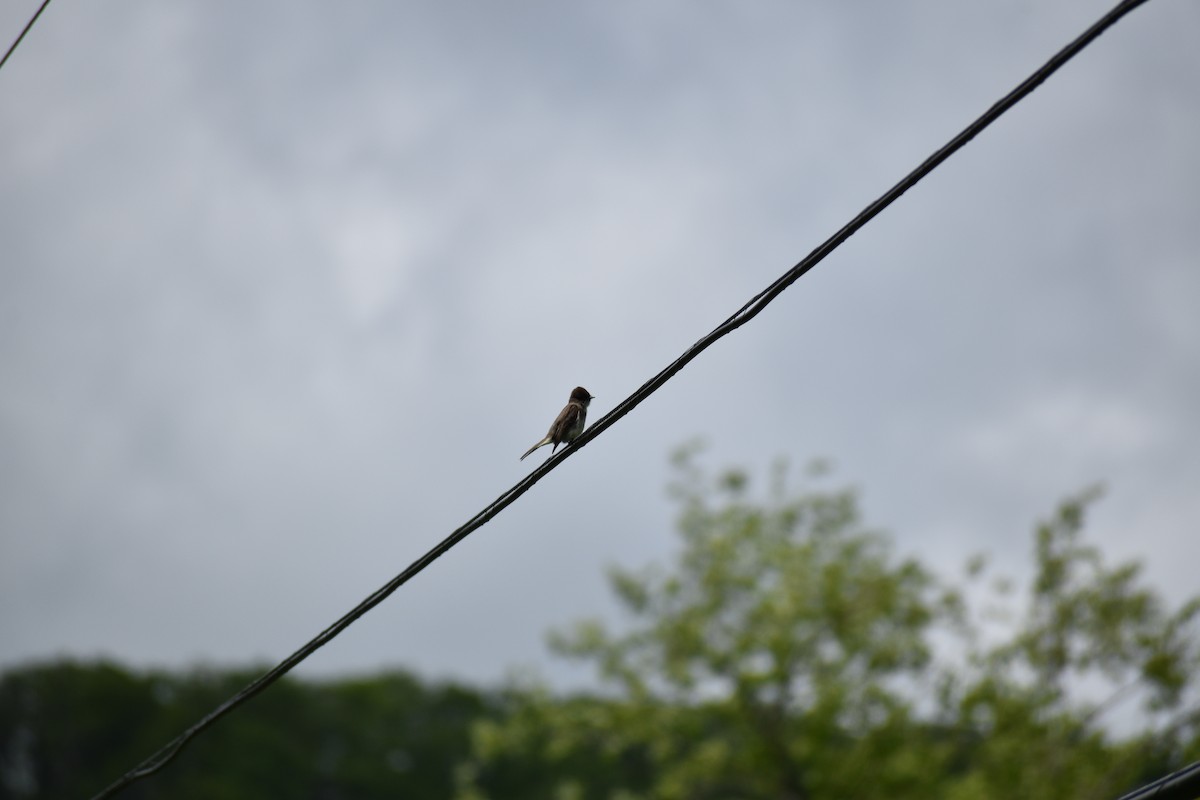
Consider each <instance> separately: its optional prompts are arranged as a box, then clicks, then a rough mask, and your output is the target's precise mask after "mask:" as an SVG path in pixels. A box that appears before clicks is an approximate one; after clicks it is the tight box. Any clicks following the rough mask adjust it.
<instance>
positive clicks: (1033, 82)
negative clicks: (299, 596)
mask: <svg viewBox="0 0 1200 800" xmlns="http://www.w3.org/2000/svg"><path fill="white" fill-rule="evenodd" d="M1145 2H1146V0H1122V2H1120V3H1118V4H1117V6H1116V7H1115V8H1113V9H1112V10H1111V11H1109V12H1108V13H1107V14H1105V15H1104V16H1103V17H1102V18H1100V20H1099V21H1097V22H1096V23H1095V24H1094V25H1092V27H1090V28H1088V29H1087V30H1086V31H1084V33H1082V34H1081V35H1080V36H1079V37H1078V38H1077V39H1075V40H1074V41H1073V42H1071V43H1070V44H1068V45H1067V46H1066V47H1064V48H1063V49H1062V50H1060V51H1059V52H1058V53H1056V54H1055V55H1054V57H1053V58H1051V59H1050V60H1049V61H1047V62H1046V63H1045V64H1043V65H1042V66H1041V67H1040V68H1038V70H1037V71H1036V72H1034V73H1033V74H1032V75H1030V76H1029V77H1028V78H1026V79H1025V81H1024V82H1022V83H1021V84H1020V85H1019V86H1017V88H1015V89H1013V90H1012V91H1011V92H1009V93H1008V94H1007V95H1005V96H1004V97H1003V98H1002V99H1001V100H999V101H998V102H997V103H996V104H995V105H993V106H992V107H991V108H989V109H988V110H987V111H986V112H985V113H984V114H983V115H982V116H980V117H979V118H978V119H976V120H975V121H974V122H972V123H971V124H970V125H968V126H967V127H966V128H965V129H964V130H963V131H962V132H961V133H959V134H958V135H957V136H955V137H954V138H953V139H951V140H950V141H949V142H948V143H947V144H946V145H945V146H944V147H942V148H941V149H940V150H938V151H937V152H935V153H934V154H933V155H931V156H930V157H929V158H927V159H925V161H924V162H923V163H922V164H921V165H920V166H918V167H917V168H916V169H914V170H913V171H912V172H910V173H909V174H908V175H907V176H906V177H905V178H904V179H903V180H902V181H900V182H899V183H897V184H896V185H895V186H893V187H892V188H891V189H889V190H888V191H887V192H886V193H885V194H884V195H883V196H882V197H880V198H879V199H878V200H876V201H875V202H873V203H871V204H870V205H869V206H867V207H866V208H865V209H863V211H862V212H861V213H860V214H859V215H858V216H857V217H855V218H854V219H852V220H850V222H848V223H846V225H845V226H844V227H843V228H842V229H841V230H839V231H838V232H837V233H835V234H834V235H833V236H831V237H830V238H829V239H828V240H826V241H825V243H824V244H822V245H821V246H820V247H818V248H817V249H816V250H813V251H812V252H811V253H809V254H808V255H807V256H806V257H805V258H804V260H802V261H801V262H800V263H798V264H796V266H794V267H792V268H791V269H790V270H788V271H787V272H785V273H784V274H783V275H781V276H780V277H779V278H778V279H777V280H776V281H775V282H774V283H772V284H771V285H770V286H768V287H767V288H766V289H764V290H763V291H761V292H759V293H758V294H757V295H755V296H754V297H753V298H751V299H750V301H749V302H748V303H746V304H745V305H744V306H742V307H741V308H740V309H738V310H737V312H736V313H734V314H733V316H731V317H729V319H727V320H725V321H724V322H722V323H721V324H720V325H718V326H717V327H716V328H714V329H713V330H712V332H711V333H709V334H708V335H707V336H705V337H704V338H702V339H700V340H699V341H698V342H696V343H695V344H693V345H692V346H691V347H689V348H688V349H687V350H686V351H684V353H683V355H681V356H680V357H679V358H677V359H675V360H674V361H673V362H671V363H670V364H669V365H667V367H666V368H665V369H663V370H662V371H661V372H659V373H658V374H657V375H655V376H654V377H653V378H651V379H650V380H648V381H646V382H645V383H644V384H642V386H641V388H639V389H638V390H637V391H636V392H634V393H633V394H631V395H630V396H629V397H627V398H626V399H625V400H624V401H622V402H621V404H620V405H618V406H617V407H616V408H614V409H613V410H612V411H610V412H608V413H607V414H605V415H604V416H603V417H601V418H600V420H599V421H597V422H596V424H595V425H593V426H592V427H590V428H588V429H587V430H586V431H584V432H583V433H582V434H581V435H580V436H579V438H578V439H576V440H575V441H574V442H573V443H572V444H571V445H570V446H569V447H567V448H566V449H565V450H563V452H561V453H558V454H557V455H554V456H551V457H550V458H549V459H547V460H546V461H545V462H543V463H542V465H541V466H540V467H538V468H537V469H535V470H534V471H533V472H531V473H530V474H529V475H528V476H526V477H525V478H524V479H523V480H522V481H520V482H519V483H517V485H516V486H514V487H512V488H511V489H509V490H508V491H507V492H505V493H504V494H502V495H500V496H499V497H498V498H496V499H495V500H494V501H492V502H491V503H490V504H489V505H488V506H487V507H486V508H484V509H483V510H482V511H480V512H479V513H478V514H476V515H475V516H473V517H471V519H469V520H467V522H466V523H464V524H463V525H462V526H461V527H459V528H458V529H457V530H455V531H454V532H453V533H451V534H450V535H449V536H447V537H446V538H445V539H443V540H442V541H441V543H439V544H438V545H437V546H436V547H434V548H433V549H431V550H430V551H429V552H427V553H426V554H425V555H423V556H421V557H420V558H418V559H417V560H416V561H414V562H413V563H412V564H410V565H409V566H408V568H407V569H405V570H404V571H403V572H401V573H400V574H399V575H397V576H396V577H394V578H392V579H391V580H390V581H388V582H387V583H385V584H384V585H383V586H381V587H380V588H379V589H377V590H375V592H373V593H372V594H371V595H370V596H368V597H367V598H366V599H365V600H363V601H362V602H361V603H359V604H358V605H357V606H355V607H354V609H352V610H351V611H350V612H348V613H347V614H346V615H345V616H343V617H342V618H341V619H339V620H338V621H337V622H335V623H333V624H332V625H330V626H329V627H328V628H326V629H325V630H323V631H321V633H320V634H319V635H317V637H316V638H314V639H313V640H312V641H310V642H309V643H308V644H306V645H304V646H303V647H301V648H300V649H299V650H297V651H296V652H295V653H292V655H290V656H288V657H287V658H286V659H284V660H283V661H281V662H280V663H279V665H278V666H276V667H275V668H274V669H272V670H270V671H269V672H267V673H265V674H264V675H263V676H262V677H260V678H258V679H257V680H255V681H254V682H253V683H251V684H250V685H248V686H246V688H244V689H242V690H241V691H240V692H238V693H237V694H235V695H234V696H233V697H231V698H229V699H228V700H226V701H225V702H224V703H222V704H221V705H219V706H217V707H216V708H215V709H214V710H213V711H211V712H209V714H208V715H206V716H205V717H204V718H202V719H201V720H200V721H199V722H197V723H196V724H195V725H193V726H192V727H190V728H188V729H187V730H186V731H184V732H183V733H181V734H180V735H179V736H178V737H176V738H175V739H174V740H173V741H171V742H170V743H168V744H167V745H166V746H165V747H163V748H162V749H161V750H159V751H158V752H157V753H155V754H154V755H152V756H150V757H149V758H148V759H146V760H145V761H143V762H142V763H141V764H139V765H138V766H136V767H135V768H133V769H132V770H130V771H129V772H127V773H125V775H123V776H122V777H121V778H120V779H119V780H117V781H116V782H114V783H113V784H112V785H111V786H109V787H108V788H106V789H105V790H104V791H102V792H100V793H99V794H98V795H96V796H95V797H94V798H93V800H102V798H106V797H111V796H112V795H114V794H116V793H117V792H119V791H121V790H122V789H124V788H125V787H126V786H128V785H129V784H131V783H133V782H134V781H136V780H139V779H141V778H145V777H147V776H148V775H151V774H153V773H155V772H157V771H158V770H160V769H162V768H163V767H164V766H166V765H167V764H168V763H169V762H170V761H171V760H172V759H173V758H175V756H177V755H179V753H180V751H181V750H182V749H183V748H184V746H185V745H187V744H188V743H189V742H190V741H191V740H192V739H193V738H195V737H196V736H197V735H199V734H200V733H201V732H203V731H204V730H205V729H207V728H208V727H209V726H211V725H212V724H213V723H215V722H216V721H217V720H219V719H220V718H221V717H223V716H225V715H226V714H228V713H229V712H230V711H233V710H234V709H235V708H237V707H238V706H240V705H241V704H242V703H244V702H246V701H247V700H249V699H250V698H251V697H254V696H255V695H256V694H258V693H259V692H261V691H263V690H264V689H266V688H267V687H268V686H270V685H271V684H272V683H274V682H275V681H277V680H279V679H280V678H282V677H283V676H284V675H285V674H287V673H288V672H289V671H291V669H292V668H293V667H295V666H296V665H297V664H299V663H300V662H301V661H303V660H304V659H306V658H308V657H309V656H310V655H312V654H313V653H315V652H316V651H317V650H318V649H320V648H321V647H323V646H324V645H325V644H326V643H328V642H329V641H330V640H331V639H333V637H335V636H337V635H338V634H339V633H341V632H342V631H343V630H345V629H346V628H348V627H349V626H350V625H351V624H352V623H353V622H354V621H355V620H357V619H358V618H359V617H361V616H362V615H363V614H366V613H367V612H368V611H370V610H371V609H372V608H374V607H375V606H377V605H379V604H380V603H382V602H383V601H384V600H385V599H386V598H387V597H388V596H389V595H391V594H392V592H394V591H396V590H397V589H399V588H400V587H401V586H403V585H404V584H405V583H407V582H408V581H409V580H410V579H411V578H413V577H414V576H415V575H416V574H417V573H419V572H421V570H423V569H425V568H426V567H428V566H429V565H430V564H432V563H433V562H434V561H436V560H437V559H438V558H440V557H441V556H442V554H444V553H445V552H446V551H447V550H449V549H450V548H452V547H454V545H456V544H458V543H459V542H461V541H462V540H463V539H465V538H466V537H467V536H468V535H470V534H471V533H472V532H473V531H475V530H476V529H478V528H479V527H481V526H482V525H483V524H484V523H486V522H487V521H488V520H490V519H491V518H492V517H494V516H496V515H497V514H499V513H500V512H501V511H502V510H504V509H505V508H506V507H508V505H510V504H511V503H512V502H513V501H514V500H516V499H517V498H518V497H520V496H521V495H523V494H525V492H527V491H529V490H530V489H532V488H533V485H534V484H535V483H537V482H538V481H540V480H541V479H542V478H544V477H545V476H546V474H547V473H549V472H550V470H552V469H554V468H555V467H557V466H558V465H559V464H561V463H562V462H563V461H565V460H566V459H568V458H570V457H571V456H572V455H574V454H575V453H577V452H578V451H579V450H580V449H581V448H582V447H584V446H585V445H586V444H587V443H588V442H590V441H591V440H592V439H594V438H595V437H597V436H599V435H600V434H601V433H603V432H604V431H605V430H607V429H608V428H609V427H610V426H612V425H613V424H615V423H616V422H617V420H619V419H620V418H621V417H623V416H625V415H626V414H628V413H629V412H630V411H632V410H633V409H634V408H636V407H637V406H638V405H639V404H640V403H641V402H642V401H643V400H645V399H646V398H647V397H649V396H650V395H651V394H653V393H654V392H655V391H657V390H658V389H659V387H661V386H662V385H663V384H664V383H666V382H667V381H668V380H670V379H671V378H672V377H673V376H674V375H675V373H677V372H679V370H681V369H683V368H684V367H685V366H687V364H688V363H689V362H691V361H692V359H694V358H695V357H696V356H698V355H700V354H701V353H702V352H704V351H705V350H707V349H708V348H709V347H710V346H711V345H712V344H714V343H715V342H716V341H717V340H718V339H720V338H722V337H724V336H726V335H728V334H730V333H732V332H733V331H735V330H737V329H738V328H740V327H741V326H743V325H745V324H746V323H747V322H749V321H750V320H752V319H754V317H756V316H758V313H759V312H760V311H762V310H763V309H764V308H766V307H767V305H768V304H770V302H771V301H772V300H774V299H775V298H776V297H778V296H779V294H780V293H781V292H783V290H784V289H786V288H787V287H789V286H791V285H792V284H793V283H795V282H796V281H797V280H798V279H799V278H800V276H802V275H804V273H806V272H808V271H809V270H810V269H812V268H813V267H815V266H816V265H817V264H818V263H820V261H821V260H822V259H824V258H825V257H826V256H827V255H829V254H830V253H832V252H833V251H834V250H835V249H836V248H837V247H838V246H839V245H840V244H841V243H842V242H844V241H846V239H848V238H850V236H852V235H853V234H854V233H855V232H856V231H857V230H858V229H859V228H861V227H862V226H863V225H866V224H867V223H868V222H869V221H871V219H872V218H874V217H875V216H876V215H878V214H879V212H881V211H883V210H884V209H885V208H887V207H888V206H889V205H891V204H892V203H893V202H895V201H896V200H897V199H898V198H899V197H900V195H902V194H904V193H905V192H906V191H908V190H909V189H911V188H912V187H913V186H915V185H916V184H917V182H918V181H920V180H921V179H922V178H924V177H925V176H926V175H927V174H929V173H930V172H931V171H932V170H933V169H934V168H936V167H937V166H938V165H939V164H941V163H942V162H943V161H945V160H946V159H947V158H949V157H950V156H951V155H952V154H953V153H954V152H955V151H957V150H958V149H959V148H961V147H962V146H963V145H965V144H966V143H967V142H969V141H971V140H972V139H974V138H975V137H976V136H977V135H978V134H979V133H980V132H981V131H982V130H983V129H984V128H986V127H987V126H988V125H991V124H992V123H993V122H995V121H996V119H997V118H999V117H1000V115H1001V114H1003V113H1004V112H1005V111H1007V110H1008V109H1010V108H1012V106H1014V105H1015V104H1016V103H1017V102H1018V101H1020V100H1021V99H1022V98H1023V97H1025V96H1026V95H1028V94H1029V93H1030V92H1032V91H1033V90H1034V89H1036V88H1037V87H1038V86H1039V85H1040V84H1041V83H1042V81H1044V80H1046V78H1048V77H1050V76H1051V75H1052V74H1054V72H1056V71H1057V70H1058V69H1059V67H1061V66H1063V65H1064V64H1066V63H1067V62H1068V61H1070V60H1071V59H1072V58H1073V57H1074V56H1075V55H1077V54H1078V53H1079V52H1080V51H1081V50H1083V48H1085V47H1087V46H1088V44H1090V43H1091V42H1092V41H1093V40H1094V39H1096V38H1097V37H1098V36H1099V35H1100V34H1102V33H1104V31H1106V30H1107V29H1108V28H1110V27H1111V26H1112V25H1114V24H1115V23H1116V22H1117V21H1118V20H1120V19H1121V18H1122V17H1123V16H1125V15H1126V14H1128V13H1129V12H1130V11H1132V10H1133V9H1135V8H1137V7H1138V6H1140V5H1142V4H1143V3H1145Z"/></svg>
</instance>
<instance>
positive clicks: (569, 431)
mask: <svg viewBox="0 0 1200 800" xmlns="http://www.w3.org/2000/svg"><path fill="white" fill-rule="evenodd" d="M592 399H593V398H592V395H591V393H590V392H588V390H587V389H585V388H583V387H582V386H576V387H575V388H574V389H572V390H571V398H570V399H569V400H568V401H567V405H566V406H565V407H564V408H563V410H562V411H560V412H559V414H558V417H557V418H555V420H554V424H553V425H551V426H550V432H549V433H547V434H546V438H544V439H542V440H541V441H540V442H538V443H537V444H535V445H534V446H533V447H531V448H529V449H528V450H526V451H525V456H527V455H529V454H530V453H532V452H533V451H534V450H537V449H538V448H539V447H544V446H545V445H548V444H552V445H554V448H553V449H552V450H551V451H550V452H551V453H553V452H554V451H555V450H558V446H559V445H560V444H567V443H568V442H572V441H574V440H575V438H576V437H577V436H579V434H581V433H583V424H584V423H585V422H586V421H587V407H588V404H589V403H591V402H592ZM525 456H521V460H522V461H524V460H525Z"/></svg>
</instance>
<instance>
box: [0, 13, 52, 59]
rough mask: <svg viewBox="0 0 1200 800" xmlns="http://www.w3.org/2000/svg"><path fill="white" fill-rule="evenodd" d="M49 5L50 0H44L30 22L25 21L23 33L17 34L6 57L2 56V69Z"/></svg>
mask: <svg viewBox="0 0 1200 800" xmlns="http://www.w3.org/2000/svg"><path fill="white" fill-rule="evenodd" d="M48 5H50V0H42V4H41V5H40V6H38V10H37V11H35V12H33V16H32V17H30V18H29V22H26V23H25V27H24V28H22V29H21V33H20V34H19V35H18V36H17V38H16V41H14V42H13V43H12V45H11V46H10V47H9V48H8V51H7V52H6V53H5V54H4V58H0V69H4V65H5V64H7V63H8V58H9V56H11V55H12V54H13V51H14V50H16V49H17V45H19V44H20V43H21V40H22V39H24V38H25V34H27V33H29V29H30V28H32V27H33V23H35V22H37V18H38V17H40V16H41V15H42V12H43V11H45V10H46V6H48Z"/></svg>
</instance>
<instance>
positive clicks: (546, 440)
mask: <svg viewBox="0 0 1200 800" xmlns="http://www.w3.org/2000/svg"><path fill="white" fill-rule="evenodd" d="M550 442H551V439H550V437H549V436H547V437H546V438H545V439H542V440H541V441H540V442H538V443H537V444H535V445H534V446H533V447H531V448H529V449H528V450H526V451H525V456H527V455H529V454H530V453H532V452H533V451H534V450H537V449H538V448H539V447H545V446H546V445H548V444H550ZM525 456H521V459H520V460H521V461H524V460H525Z"/></svg>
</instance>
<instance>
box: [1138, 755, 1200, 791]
mask: <svg viewBox="0 0 1200 800" xmlns="http://www.w3.org/2000/svg"><path fill="white" fill-rule="evenodd" d="M1197 797H1200V761H1197V762H1196V763H1194V764H1189V765H1188V766H1186V767H1184V768H1183V769H1181V770H1178V771H1176V772H1172V773H1171V774H1170V775H1164V776H1163V777H1161V778H1159V779H1158V780H1156V781H1152V782H1150V783H1148V784H1146V785H1145V786H1143V787H1142V788H1140V789H1135V790H1133V791H1132V792H1130V793H1129V794H1123V795H1121V796H1120V797H1119V798H1118V800H1195V798H1197Z"/></svg>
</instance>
